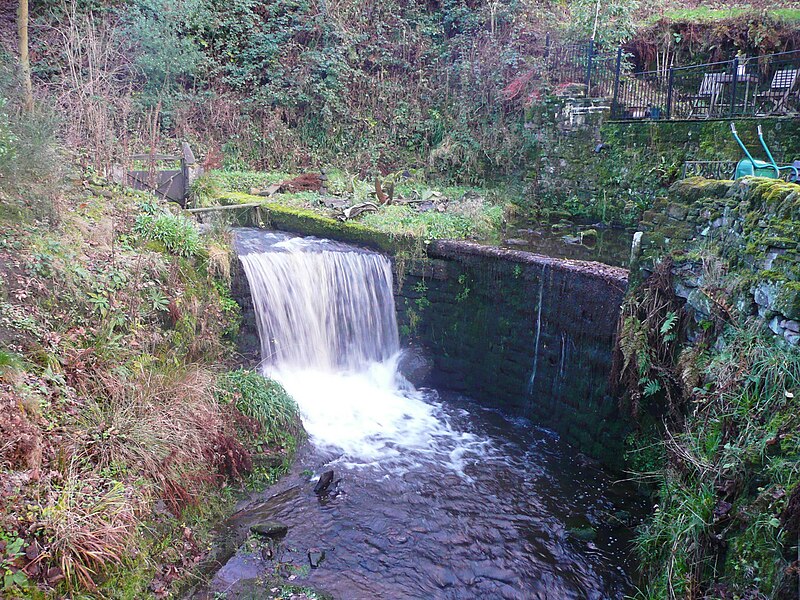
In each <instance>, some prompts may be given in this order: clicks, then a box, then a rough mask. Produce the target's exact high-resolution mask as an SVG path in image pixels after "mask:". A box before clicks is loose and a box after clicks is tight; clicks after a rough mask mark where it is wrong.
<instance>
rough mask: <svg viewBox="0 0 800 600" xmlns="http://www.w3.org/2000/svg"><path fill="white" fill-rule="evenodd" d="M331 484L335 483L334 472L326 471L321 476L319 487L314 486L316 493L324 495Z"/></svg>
mask: <svg viewBox="0 0 800 600" xmlns="http://www.w3.org/2000/svg"><path fill="white" fill-rule="evenodd" d="M331 483H333V470H330V471H325V472H324V473H323V474H322V475H320V478H319V481H318V482H317V485H315V486H314V493H315V494H324V493H325V492H327V491H328V488H329V487H330V486H331Z"/></svg>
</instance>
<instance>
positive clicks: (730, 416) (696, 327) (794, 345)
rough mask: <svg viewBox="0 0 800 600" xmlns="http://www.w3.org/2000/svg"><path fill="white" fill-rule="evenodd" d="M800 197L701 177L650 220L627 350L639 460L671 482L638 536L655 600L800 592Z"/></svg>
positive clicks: (624, 335)
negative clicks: (799, 567) (691, 517)
mask: <svg viewBox="0 0 800 600" xmlns="http://www.w3.org/2000/svg"><path fill="white" fill-rule="evenodd" d="M799 200H800V186H798V185H795V184H787V183H785V182H783V181H776V180H771V179H762V178H744V179H741V180H737V181H735V182H734V181H725V182H720V181H707V180H704V179H701V178H693V179H687V180H685V181H681V182H679V183H676V184H675V185H673V186H672V188H671V189H670V190H669V192H668V193H667V195H666V196H665V197H663V198H660V199H659V200H658V201H657V203H656V204H655V206H654V207H653V209H652V210H650V211H648V212H647V213H645V216H644V219H643V221H642V223H641V230H642V238H641V240H642V245H641V253H640V255H639V257H638V260H637V261H636V263H635V266H634V268H633V269H634V270H633V273H632V275H633V277H632V280H633V281H634V282H635V283H634V284H633V285H632V287H631V291H630V292H629V295H628V298H627V299H626V303H625V305H624V308H623V327H622V330H621V335H620V340H621V341H620V345H619V346H620V354H621V356H622V357H623V359H622V360H621V363H622V364H624V365H625V366H624V367H623V370H622V375H623V381H624V382H625V383H626V385H627V387H628V391H629V401H628V404H629V406H630V413H631V416H632V418H633V419H634V420H635V421H636V422H637V424H638V432H637V434H636V435H634V436H632V438H631V442H632V444H631V450H632V455H633V457H634V462H636V461H638V462H639V468H640V469H641V470H642V471H647V472H648V474H647V479H648V480H650V481H653V480H654V481H656V482H657V486H658V489H657V492H656V496H657V498H656V499H655V503H657V505H658V510H657V511H656V512H655V513H654V514H653V516H652V518H651V519H650V521H649V522H648V523H647V524H646V525H645V526H644V527H643V528H642V529H641V530H640V535H639V540H638V542H637V546H638V547H639V548H640V553H641V559H642V562H643V566H644V573H645V590H646V592H645V593H646V596H647V597H648V598H672V597H676V595H677V596H678V597H684V596H686V597H688V596H689V595H691V596H692V597H695V596H696V597H703V598H708V597H714V598H717V597H720V598H747V597H750V598H790V597H795V596H796V593H797V589H798V574H799V573H798V570H797V568H796V565H797V563H796V562H793V561H796V557H797V553H798V548H797V540H798V538H797V533H798V531H797V527H798V523H800V511H798V508H797V507H800V469H799V468H798V465H800V437H798V435H797V432H798V431H800V406H798V401H797V399H796V397H800V390H798V388H799V387H800V348H798V346H800V268H798V251H799V250H800V235H798V234H800V202H798V201H799ZM793 507H794V508H793ZM688 514H693V515H695V516H696V517H698V518H697V519H696V520H694V521H691V520H687V515H688ZM793 565H794V566H793ZM676 590H677V592H676Z"/></svg>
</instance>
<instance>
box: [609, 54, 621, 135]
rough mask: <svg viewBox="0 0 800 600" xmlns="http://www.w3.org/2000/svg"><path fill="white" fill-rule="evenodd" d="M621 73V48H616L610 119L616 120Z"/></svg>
mask: <svg viewBox="0 0 800 600" xmlns="http://www.w3.org/2000/svg"><path fill="white" fill-rule="evenodd" d="M621 73H622V46H620V47H619V48H617V67H616V70H615V74H614V100H613V101H612V102H611V118H612V119H616V118H617V113H618V112H619V78H620V74H621Z"/></svg>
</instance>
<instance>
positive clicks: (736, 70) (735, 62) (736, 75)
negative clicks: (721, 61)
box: [730, 56, 739, 119]
mask: <svg viewBox="0 0 800 600" xmlns="http://www.w3.org/2000/svg"><path fill="white" fill-rule="evenodd" d="M738 80H739V57H738V56H737V57H735V58H734V59H733V79H732V80H731V112H730V117H731V119H732V118H733V115H734V114H735V112H736V84H737V82H738Z"/></svg>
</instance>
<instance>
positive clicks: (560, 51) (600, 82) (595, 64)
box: [544, 37, 622, 98]
mask: <svg viewBox="0 0 800 600" xmlns="http://www.w3.org/2000/svg"><path fill="white" fill-rule="evenodd" d="M621 56H622V55H621V53H617V52H614V53H608V52H603V51H602V50H601V49H600V48H599V47H598V45H597V44H596V43H595V42H594V41H592V40H589V41H588V42H578V43H574V44H563V45H562V44H559V45H554V44H551V43H550V38H549V37H548V38H547V41H546V43H545V51H544V57H545V61H546V62H545V64H546V70H547V76H548V79H549V80H550V81H551V82H552V83H555V84H561V85H564V84H572V83H577V84H582V85H585V86H586V94H587V95H589V96H593V97H609V98H610V97H611V95H612V94H613V92H614V81H615V79H616V77H617V73H618V72H619V71H620V58H621Z"/></svg>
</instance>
